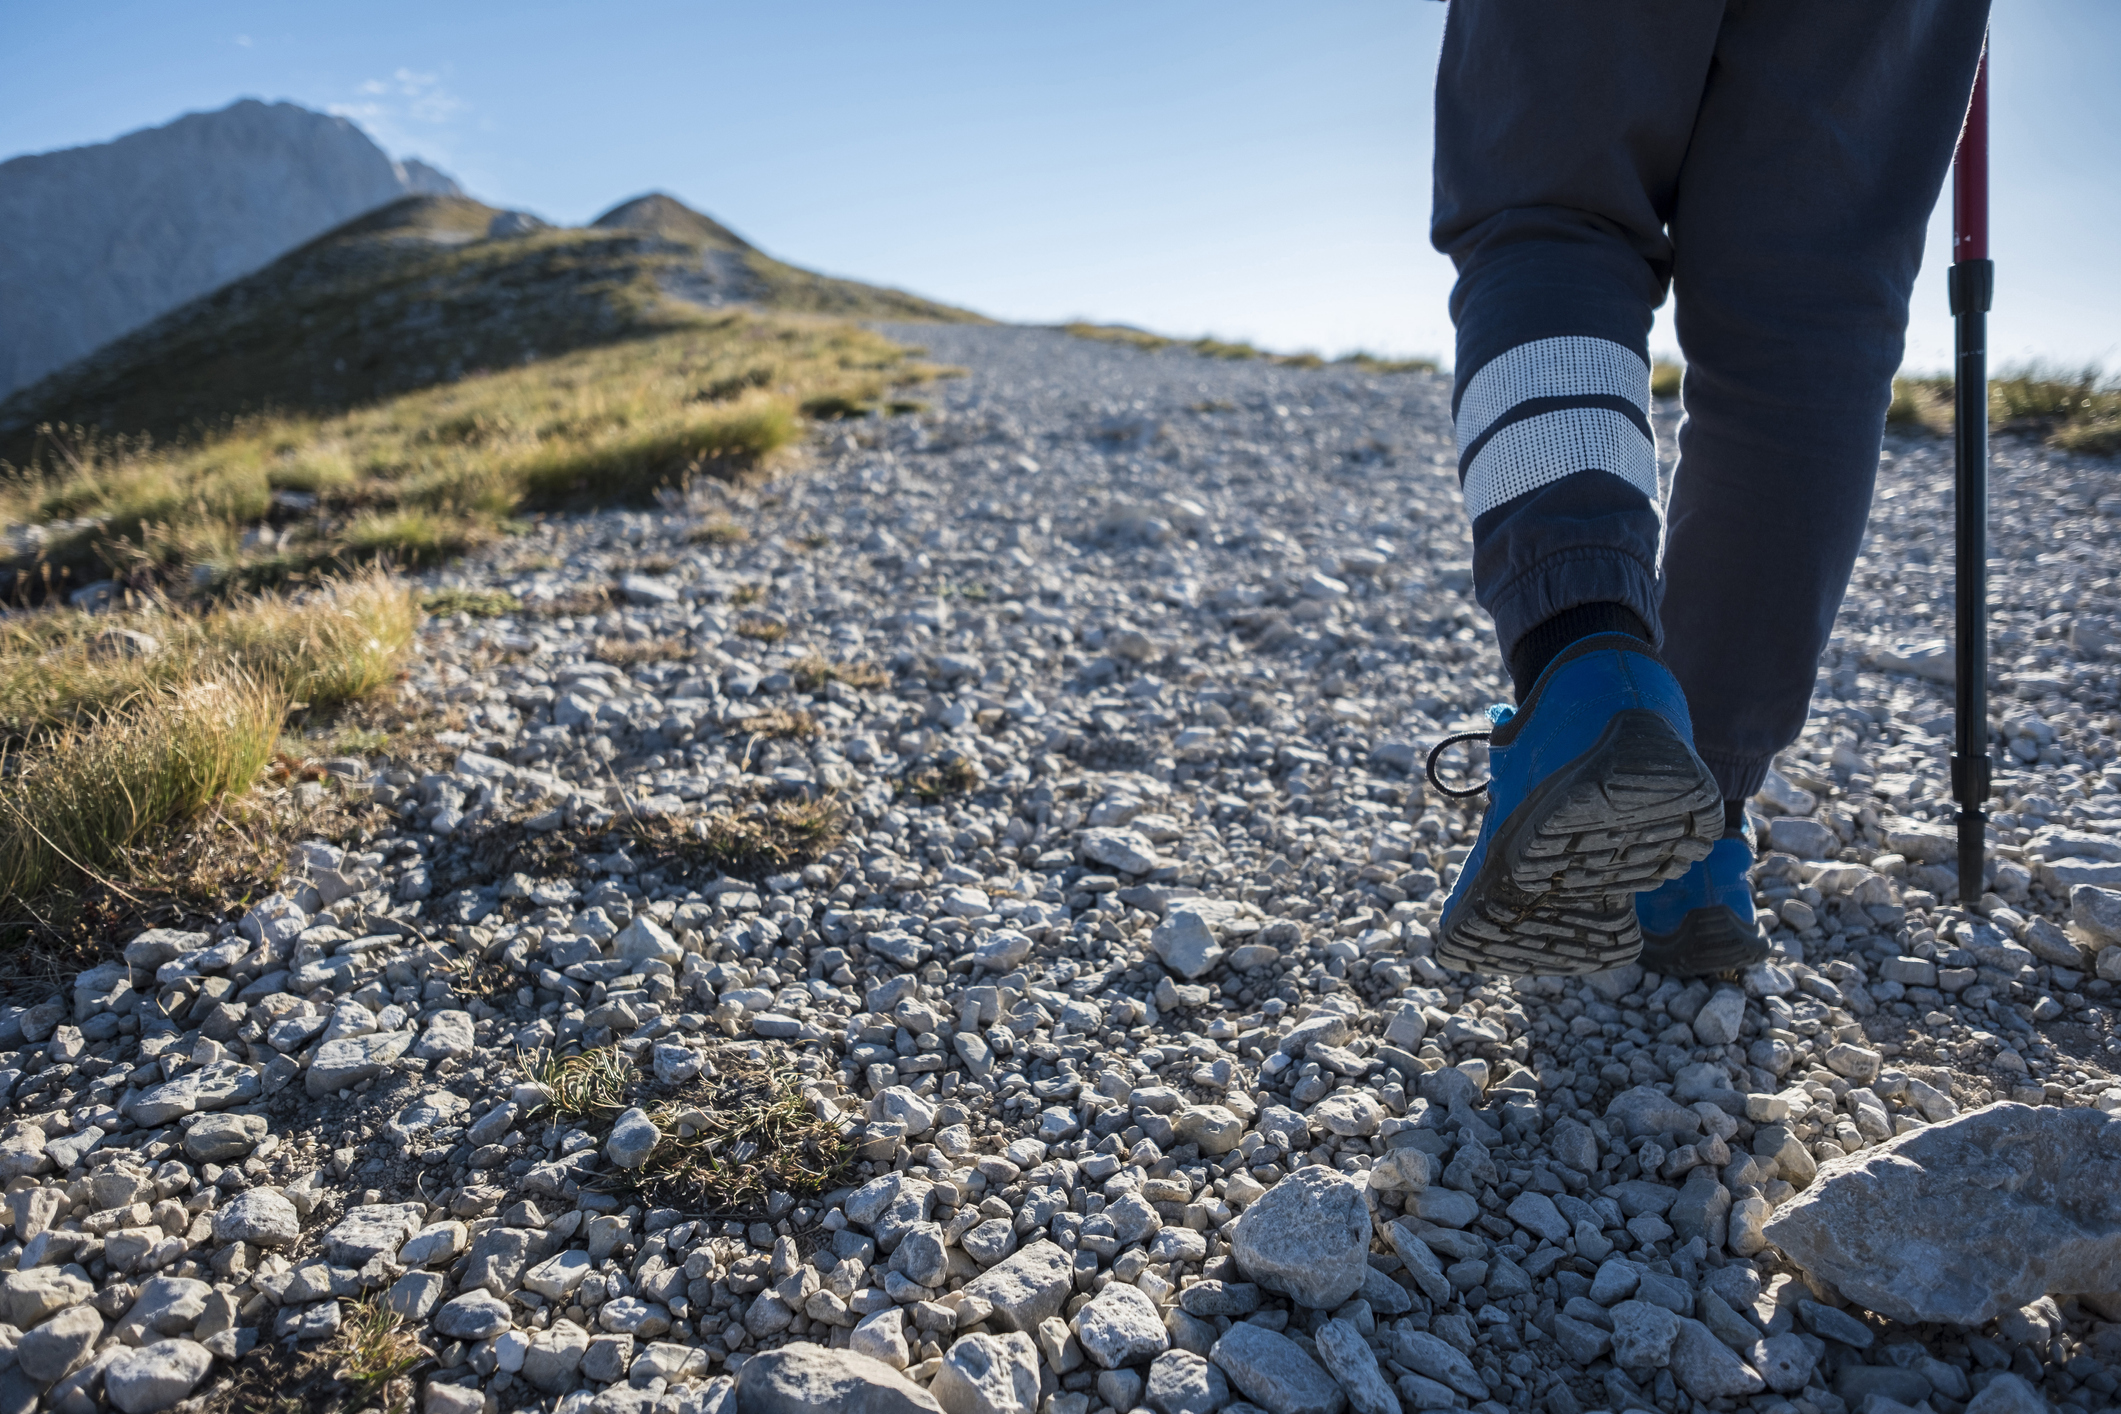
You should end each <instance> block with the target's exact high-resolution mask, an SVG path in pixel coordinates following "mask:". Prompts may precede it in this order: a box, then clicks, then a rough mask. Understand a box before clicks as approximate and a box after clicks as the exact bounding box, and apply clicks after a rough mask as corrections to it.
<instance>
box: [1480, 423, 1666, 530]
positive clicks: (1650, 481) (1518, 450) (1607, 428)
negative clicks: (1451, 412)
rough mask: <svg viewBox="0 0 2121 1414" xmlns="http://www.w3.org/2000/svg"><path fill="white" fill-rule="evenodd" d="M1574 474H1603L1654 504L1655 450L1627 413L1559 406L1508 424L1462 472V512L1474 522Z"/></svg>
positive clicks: (1655, 481) (1655, 479) (1655, 493)
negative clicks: (1629, 487)
mask: <svg viewBox="0 0 2121 1414" xmlns="http://www.w3.org/2000/svg"><path fill="white" fill-rule="evenodd" d="M1579 471H1606V472H1611V473H1612V474H1613V475H1615V476H1617V477H1619V478H1620V479H1621V480H1623V481H1625V482H1627V483H1628V484H1629V485H1631V486H1633V487H1635V489H1637V490H1638V491H1640V492H1642V494H1643V495H1645V496H1647V497H1649V498H1650V503H1651V504H1652V505H1655V504H1656V502H1657V448H1656V446H1655V445H1654V444H1653V443H1652V442H1651V441H1650V439H1649V438H1647V437H1645V436H1643V435H1642V429H1641V428H1639V427H1637V426H1636V425H1635V424H1634V423H1633V422H1630V421H1629V420H1628V417H1627V414H1625V413H1619V412H1615V411H1613V410H1612V409H1611V408H1562V409H1560V410H1559V411H1556V412H1543V413H1541V414H1539V416H1537V417H1528V418H1526V419H1524V421H1522V422H1513V423H1511V424H1510V425H1509V426H1507V427H1505V428H1503V429H1502V430H1501V431H1500V432H1497V433H1496V434H1495V435H1494V436H1493V437H1490V438H1489V439H1488V442H1487V445H1486V446H1484V447H1482V448H1481V449H1480V455H1478V456H1476V457H1474V458H1473V464H1472V465H1471V466H1469V467H1467V468H1466V485H1465V493H1466V514H1467V515H1468V516H1470V517H1471V518H1473V519H1474V520H1478V519H1480V517H1481V516H1483V515H1485V514H1486V513H1487V512H1489V511H1491V510H1493V509H1494V508H1495V507H1497V506H1500V505H1503V504H1504V503H1506V502H1509V501H1514V500H1516V499H1517V498H1518V497H1519V496H1522V495H1524V494H1525V492H1527V491H1536V490H1538V489H1539V488H1540V487H1542V486H1546V485H1550V484H1551V483H1553V482H1556V481H1559V480H1561V479H1562V478H1563V477H1566V476H1574V475H1575V474H1576V473H1577V472H1579Z"/></svg>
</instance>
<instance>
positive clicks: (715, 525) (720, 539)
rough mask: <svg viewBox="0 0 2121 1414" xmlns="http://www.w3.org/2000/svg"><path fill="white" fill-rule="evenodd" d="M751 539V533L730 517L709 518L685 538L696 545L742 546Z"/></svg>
mask: <svg viewBox="0 0 2121 1414" xmlns="http://www.w3.org/2000/svg"><path fill="white" fill-rule="evenodd" d="M750 538H751V532H750V531H748V530H746V529H744V527H743V526H741V525H738V524H737V523H736V522H735V521H734V520H732V519H730V518H729V517H728V516H709V517H708V518H707V519H706V520H703V521H701V522H700V523H699V524H698V525H696V526H694V527H693V528H692V530H691V532H690V533H689V534H687V535H686V537H685V539H686V540H687V541H689V542H690V543H692V544H694V545H741V544H743V543H744V542H745V541H746V540H749V539H750Z"/></svg>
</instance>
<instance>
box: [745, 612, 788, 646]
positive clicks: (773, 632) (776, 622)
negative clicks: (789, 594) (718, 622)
mask: <svg viewBox="0 0 2121 1414" xmlns="http://www.w3.org/2000/svg"><path fill="white" fill-rule="evenodd" d="M736 636H737V637H738V638H750V639H755V640H757V641H758V642H760V643H779V642H780V641H781V640H782V639H784V638H786V637H787V636H788V623H787V621H786V620H785V619H777V618H775V617H773V616H772V615H771V614H748V615H746V616H745V617H743V618H741V619H739V620H737V624H736Z"/></svg>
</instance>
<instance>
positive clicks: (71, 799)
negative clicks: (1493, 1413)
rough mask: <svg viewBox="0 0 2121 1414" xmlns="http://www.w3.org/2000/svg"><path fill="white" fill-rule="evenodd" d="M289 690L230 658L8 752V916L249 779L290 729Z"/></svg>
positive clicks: (4, 842) (2, 823)
mask: <svg viewBox="0 0 2121 1414" xmlns="http://www.w3.org/2000/svg"><path fill="white" fill-rule="evenodd" d="M285 712H286V698H285V697H284V696H283V695H282V694H281V693H280V691H279V690H278V689H277V688H275V687H269V686H266V685H265V684H263V683H261V682H259V681H258V680H257V679H255V678H252V677H250V676H248V675H247V674H244V673H242V672H241V671H239V670H237V669H235V668H232V667H231V668H229V669H227V670H226V671H224V672H223V673H221V674H220V675H219V676H218V677H216V678H206V677H200V678H196V679H193V680H189V681H175V682H160V683H155V684H153V685H151V686H147V687H143V688H142V689H141V690H140V691H139V692H138V693H137V694H136V695H134V696H132V697H130V698H128V699H126V700H124V701H123V702H120V703H117V704H114V705H113V706H112V707H111V708H110V709H109V710H107V711H105V712H103V713H102V714H101V715H98V716H96V717H93V718H91V719H88V720H86V721H83V722H81V723H79V724H70V725H67V726H63V727H60V728H58V729H56V730H53V731H51V732H48V733H44V734H41V735H40V736H39V737H38V738H36V739H35V740H34V741H33V742H32V743H30V744H26V745H17V746H15V747H14V748H12V749H10V750H6V751H0V779H4V780H5V782H6V789H5V791H4V792H0V918H4V919H5V921H6V923H7V924H8V925H10V926H11V927H20V926H22V925H24V924H33V923H36V922H38V921H40V920H41V919H42V917H43V916H44V915H45V913H46V912H47V909H46V906H45V905H44V904H43V903H42V902H40V901H41V900H44V899H45V897H46V896H47V895H49V894H51V893H53V892H54V891H55V890H57V889H60V888H62V887H63V886H65V885H68V884H71V883H74V882H75V881H78V880H79V879H81V878H83V877H84V876H88V877H94V876H99V875H102V874H103V873H104V872H105V871H107V870H109V869H110V868H111V866H112V865H113V864H115V863H116V862H117V861H118V860H119V859H120V857H121V856H122V855H123V854H124V853H125V852H126V851H127V850H128V849H129V848H130V847H131V846H133V845H135V844H137V843H138V842H139V841H140V840H142V839H143V838H145V837H147V836H148V835H149V834H150V833H152V832H155V831H159V830H161V829H164V828H166V827H168V826H170V825H172V824H175V823H177V822H179V821H183V820H187V819H189V818H191V817H192V816H194V815H196V814H197V813H198V812H199V811H201V810H203V809H205V808H206V807H207V806H209V805H211V804H212V803H213V802H215V801H216V800H219V799H220V798H221V797H223V796H225V795H228V794H230V793H232V792H236V791H242V790H246V789H248V788H249V786H250V784H251V783H252V782H253V781H255V780H256V779H257V777H258V773H259V771H260V770H262V769H263V768H264V766H265V763H266V762H267V761H269V760H271V759H272V756H273V752H274V749H275V747H276V746H277V744H278V742H279V739H280V722H281V718H282V717H283V716H284V715H285Z"/></svg>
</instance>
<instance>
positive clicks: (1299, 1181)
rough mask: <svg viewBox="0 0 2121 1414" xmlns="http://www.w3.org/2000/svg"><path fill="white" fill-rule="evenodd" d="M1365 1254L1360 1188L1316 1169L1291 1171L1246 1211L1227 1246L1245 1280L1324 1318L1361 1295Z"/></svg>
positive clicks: (1366, 1225) (1366, 1227)
mask: <svg viewBox="0 0 2121 1414" xmlns="http://www.w3.org/2000/svg"><path fill="white" fill-rule="evenodd" d="M1369 1252H1370V1208H1369V1205H1368V1203H1366V1202H1365V1201H1364V1199H1363V1192H1362V1189H1361V1188H1360V1187H1359V1186H1358V1185H1357V1184H1356V1183H1355V1182H1354V1181H1353V1180H1351V1179H1349V1178H1348V1177H1346V1176H1345V1175H1343V1174H1340V1173H1336V1172H1334V1171H1333V1170H1332V1169H1329V1168H1325V1167H1323V1166H1321V1165H1318V1164H1312V1165H1309V1166H1307V1167H1305V1168H1300V1169H1298V1170H1297V1171H1296V1172H1295V1173H1292V1174H1290V1175H1289V1176H1288V1177H1287V1178H1284V1179H1282V1180H1281V1181H1280V1182H1279V1183H1276V1184H1275V1185H1274V1186H1273V1187H1272V1188H1270V1189H1268V1190H1267V1192H1266V1194H1265V1196H1263V1197H1261V1198H1260V1199H1259V1200H1258V1201H1257V1202H1255V1203H1254V1204H1253V1205H1252V1206H1251V1207H1249V1208H1247V1209H1245V1215H1244V1216H1243V1217H1242V1218H1239V1219H1238V1221H1237V1227H1236V1229H1235V1231H1234V1233H1233V1234H1232V1237H1231V1241H1230V1253H1231V1255H1232V1256H1233V1257H1235V1258H1236V1259H1237V1266H1238V1270H1240V1271H1242V1272H1243V1273H1244V1274H1245V1276H1246V1277H1247V1278H1248V1279H1249V1280H1251V1281H1254V1282H1257V1283H1258V1284H1259V1285H1261V1286H1263V1287H1265V1288H1267V1289H1268V1290H1269V1291H1278V1292H1280V1293H1281V1294H1282V1295H1284V1296H1287V1297H1290V1298H1292V1299H1294V1300H1295V1301H1297V1302H1299V1303H1300V1304H1302V1305H1305V1306H1314V1307H1318V1308H1320V1309H1322V1310H1327V1311H1330V1310H1333V1309H1335V1308H1336V1307H1338V1306H1340V1305H1341V1304H1342V1303H1344V1302H1345V1301H1347V1300H1348V1298H1349V1297H1351V1296H1353V1295H1355V1293H1356V1292H1358V1291H1360V1290H1361V1289H1362V1277H1363V1272H1364V1270H1365V1269H1366V1268H1367V1267H1368V1265H1369Z"/></svg>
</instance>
